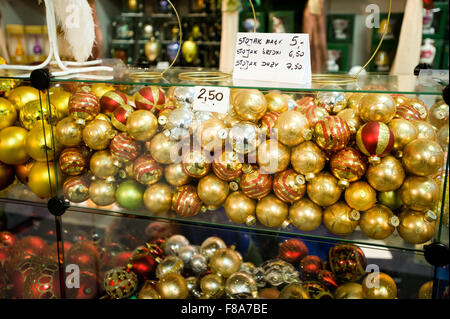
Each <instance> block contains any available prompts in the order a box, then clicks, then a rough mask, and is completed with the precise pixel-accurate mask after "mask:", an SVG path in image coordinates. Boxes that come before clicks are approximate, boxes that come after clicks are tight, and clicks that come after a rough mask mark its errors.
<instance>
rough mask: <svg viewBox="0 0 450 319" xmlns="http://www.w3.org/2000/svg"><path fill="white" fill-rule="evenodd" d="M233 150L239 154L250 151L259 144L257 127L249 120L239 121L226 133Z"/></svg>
mask: <svg viewBox="0 0 450 319" xmlns="http://www.w3.org/2000/svg"><path fill="white" fill-rule="evenodd" d="M228 139H229V142H230V144H231V147H232V148H233V150H234V151H235V152H237V153H239V154H247V153H252V152H253V151H255V150H256V149H257V147H258V146H259V144H260V142H261V139H260V136H259V129H258V127H257V126H256V125H255V124H253V123H251V122H240V123H238V124H236V125H234V126H233V127H232V128H231V130H230V131H229V133H228Z"/></svg>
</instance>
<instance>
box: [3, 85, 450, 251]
mask: <svg viewBox="0 0 450 319" xmlns="http://www.w3.org/2000/svg"><path fill="white" fill-rule="evenodd" d="M338 89H339V88H337V89H336V88H334V90H335V91H333V90H330V91H329V90H324V91H320V92H318V93H315V94H310V95H311V96H308V95H305V96H300V94H297V95H288V94H284V93H282V92H279V91H269V92H267V93H266V94H263V93H262V92H261V91H259V90H256V89H232V90H231V106H230V110H229V112H228V113H226V114H221V113H215V112H204V111H196V110H194V108H193V100H194V88H192V87H170V88H169V89H167V90H166V91H164V90H163V88H161V87H157V86H144V87H142V86H139V87H137V86H131V87H126V86H118V87H112V86H107V85H104V84H93V85H88V84H84V83H78V84H76V83H75V84H70V85H64V86H62V87H54V88H52V89H50V90H49V92H46V93H45V94H44V93H42V94H41V96H39V92H38V91H37V90H34V89H32V88H30V87H27V86H20V87H18V88H15V89H12V90H10V91H7V92H6V93H5V96H6V98H1V100H0V107H1V109H2V112H1V113H0V128H1V131H0V161H1V163H2V164H1V170H0V177H1V187H2V188H4V187H6V186H7V185H8V184H10V183H11V182H12V180H13V179H14V172H15V174H16V175H17V177H18V178H19V179H20V180H21V181H22V182H23V183H25V184H27V185H28V187H29V188H30V189H31V191H33V192H34V193H35V194H37V195H38V196H40V197H51V196H54V195H55V194H56V193H57V190H58V189H62V191H63V193H64V195H65V198H66V199H68V200H69V201H71V202H72V203H82V202H85V201H88V202H87V203H89V204H90V205H93V206H99V207H105V206H109V205H112V204H114V203H115V204H116V205H118V206H120V207H122V208H123V209H125V210H128V211H132V210H138V209H146V210H147V211H148V212H149V213H151V214H153V215H158V214H163V213H165V212H168V211H172V212H175V213H176V214H178V215H179V216H180V217H184V218H189V217H192V216H195V215H197V214H199V213H200V212H207V211H216V210H217V209H219V208H221V207H223V208H224V211H225V214H226V215H227V216H228V218H229V219H230V220H231V221H232V222H234V223H245V224H247V225H253V224H255V223H256V222H259V223H260V224H262V225H264V226H267V227H272V228H279V227H288V226H289V225H293V227H296V228H298V229H299V230H301V231H312V230H314V229H316V228H318V227H319V226H320V225H321V224H322V223H323V225H324V226H325V227H326V228H327V229H328V230H329V231H330V232H331V233H333V234H336V235H339V236H345V235H348V234H350V233H352V232H353V231H354V230H355V229H356V227H358V226H359V227H360V229H361V231H362V232H363V233H364V234H365V235H366V236H367V237H369V238H373V239H384V238H387V237H389V236H390V235H391V234H392V233H393V232H394V231H395V230H396V229H397V230H398V233H399V234H400V236H401V237H402V238H403V239H404V240H406V241H407V242H410V243H414V244H419V243H424V242H427V241H428V240H430V239H431V238H432V236H433V234H434V230H435V227H436V224H437V223H438V222H439V220H438V219H439V218H440V215H441V207H440V205H441V194H442V189H443V185H444V180H443V179H444V174H445V170H443V166H444V162H445V158H446V156H445V154H446V152H447V149H448V143H449V140H448V117H449V107H448V105H446V104H445V103H444V102H443V101H441V100H439V101H436V103H435V104H434V105H433V106H432V107H431V108H428V107H427V105H426V104H425V103H424V102H423V101H421V100H419V99H417V98H414V97H406V96H403V95H392V94H381V93H367V94H365V93H342V92H339V91H338ZM133 90H137V91H133ZM40 101H42V103H40ZM444 207H447V210H446V211H445V212H444V213H445V214H444V216H443V223H444V224H446V225H447V226H448V204H446V205H444ZM109 209H115V208H114V207H109ZM442 211H444V209H443V208H442ZM204 218H208V217H204ZM289 227H291V226H289Z"/></svg>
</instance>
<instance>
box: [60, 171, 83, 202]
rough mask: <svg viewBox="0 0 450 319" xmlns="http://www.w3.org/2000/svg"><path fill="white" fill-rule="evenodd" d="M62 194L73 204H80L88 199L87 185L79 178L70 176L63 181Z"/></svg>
mask: <svg viewBox="0 0 450 319" xmlns="http://www.w3.org/2000/svg"><path fill="white" fill-rule="evenodd" d="M63 194H64V197H65V198H66V199H68V200H69V201H71V202H73V203H81V202H84V201H86V200H88V199H89V183H88V181H87V179H86V178H84V177H81V176H71V177H69V178H67V179H66V180H65V181H64V184H63Z"/></svg>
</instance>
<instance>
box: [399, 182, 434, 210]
mask: <svg viewBox="0 0 450 319" xmlns="http://www.w3.org/2000/svg"><path fill="white" fill-rule="evenodd" d="M400 197H401V199H402V202H403V204H404V205H406V206H408V207H409V208H411V209H413V210H417V211H425V210H427V209H433V207H434V205H435V204H436V203H437V201H438V200H439V186H438V185H437V184H436V182H435V181H434V180H433V179H432V178H431V177H424V176H409V177H407V178H406V179H405V182H404V183H403V185H402V187H401V188H400Z"/></svg>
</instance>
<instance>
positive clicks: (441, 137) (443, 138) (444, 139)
mask: <svg viewBox="0 0 450 319" xmlns="http://www.w3.org/2000/svg"><path fill="white" fill-rule="evenodd" d="M448 133H449V127H448V124H446V125H444V126H442V127H441V128H440V129H439V131H438V132H437V142H438V143H439V145H440V146H441V147H442V148H443V149H444V150H448V145H449V143H450V140H449V137H448Z"/></svg>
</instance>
